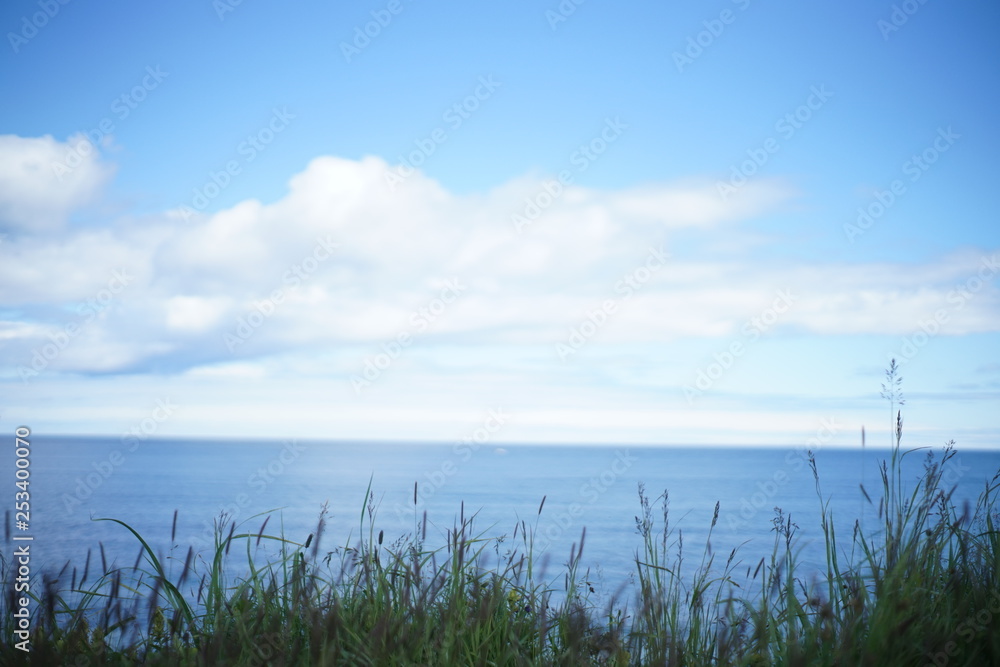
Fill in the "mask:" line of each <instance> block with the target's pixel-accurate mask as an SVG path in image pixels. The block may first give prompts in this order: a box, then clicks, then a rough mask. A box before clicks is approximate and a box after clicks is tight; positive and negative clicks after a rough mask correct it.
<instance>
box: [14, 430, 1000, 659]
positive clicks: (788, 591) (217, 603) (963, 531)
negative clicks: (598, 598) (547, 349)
mask: <svg viewBox="0 0 1000 667" xmlns="http://www.w3.org/2000/svg"><path fill="white" fill-rule="evenodd" d="M901 438H902V420H901V416H899V415H898V414H897V415H896V421H895V433H894V439H895V447H894V449H893V450H892V453H891V456H890V457H889V458H888V459H887V460H886V461H885V462H884V463H883V464H882V466H881V469H880V472H881V489H880V493H871V490H868V489H864V488H863V487H862V489H861V490H860V491H859V493H863V494H864V496H865V497H866V498H868V499H869V502H871V503H872V506H873V508H874V509H875V510H876V511H877V515H878V517H879V520H878V524H877V525H876V526H874V527H873V526H871V525H869V526H866V529H867V532H866V531H865V530H862V528H861V526H860V524H859V523H855V524H854V528H853V530H852V531H851V532H850V535H847V536H844V535H839V534H837V533H836V530H835V527H834V521H833V517H832V514H831V513H830V512H829V511H828V509H827V506H826V504H825V501H824V498H823V495H822V492H821V489H820V475H819V471H818V470H817V467H816V463H815V459H813V458H812V457H810V464H811V467H812V471H813V474H814V476H815V479H816V487H817V494H818V496H819V502H820V503H823V513H822V517H823V518H822V521H821V523H820V525H819V526H818V530H819V531H821V533H822V535H823V537H824V538H825V545H826V554H827V559H826V571H825V572H823V573H820V575H819V576H816V575H815V573H812V572H800V571H799V570H798V569H797V567H796V551H797V548H796V542H797V540H796V533H797V527H796V526H795V525H794V524H793V523H792V522H791V520H790V519H788V518H786V517H784V516H783V515H782V514H781V512H780V511H778V512H777V514H776V516H775V518H774V521H773V534H774V545H773V550H772V552H771V555H770V556H769V557H766V558H763V559H761V560H760V561H759V562H755V563H750V564H749V566H748V564H747V563H741V562H740V556H739V552H738V549H733V550H732V551H728V552H718V553H721V554H722V556H724V557H725V559H724V561H723V560H722V559H720V560H718V561H717V560H716V556H715V554H713V553H712V550H711V549H710V548H706V549H705V551H704V553H702V554H697V555H696V556H695V558H693V559H692V558H691V557H690V555H689V554H687V553H685V552H684V549H683V545H682V540H681V539H680V536H679V535H675V534H674V533H673V531H672V530H671V529H670V527H669V512H668V505H667V497H666V494H664V495H663V496H661V497H660V498H659V499H654V500H652V501H651V500H650V498H649V497H648V496H647V495H646V494H645V491H644V489H643V488H642V486H640V487H639V507H640V514H639V516H637V517H635V524H636V529H637V530H638V533H639V535H640V536H641V540H642V547H641V549H640V551H638V552H637V553H636V554H635V577H636V589H637V592H636V595H635V596H634V597H633V598H630V599H621V600H615V601H612V602H611V603H609V604H606V605H598V604H597V603H595V602H593V598H594V596H593V595H592V594H591V591H590V589H589V587H588V585H587V584H586V583H585V581H584V576H583V573H581V572H579V571H578V570H579V566H580V562H581V556H582V554H583V552H584V549H585V546H586V532H585V531H584V532H583V533H582V534H581V536H580V539H579V541H578V542H577V543H576V544H574V545H573V548H572V550H571V553H570V554H568V556H569V558H568V561H567V562H566V565H565V571H564V572H563V573H561V575H560V576H559V577H557V578H555V579H553V578H551V577H546V576H545V575H544V572H542V570H543V569H544V568H542V567H541V564H540V563H539V562H537V560H536V557H535V555H534V552H533V544H534V538H535V527H536V526H537V518H536V521H535V524H534V526H533V525H532V524H530V523H528V522H525V521H521V522H519V523H518V524H517V525H516V526H515V528H514V530H513V531H512V533H511V534H510V535H509V536H508V537H507V538H506V540H505V538H502V537H501V538H496V537H487V536H485V535H483V534H480V533H477V531H476V529H475V528H474V519H475V517H470V516H466V515H465V513H464V507H463V508H462V511H461V514H460V515H459V517H458V518H457V519H456V522H455V524H454V527H453V528H452V529H451V530H450V532H449V534H448V544H447V546H446V547H442V548H440V549H430V548H428V547H426V546H425V540H426V531H427V526H428V520H427V516H426V514H424V515H423V516H422V517H419V516H416V513H415V526H414V531H413V533H412V534H408V535H404V536H402V537H400V538H399V539H397V540H395V541H394V542H392V543H388V542H386V540H385V539H384V534H383V532H382V531H380V530H377V528H376V519H377V516H376V511H375V509H376V508H375V506H374V502H373V497H372V495H371V494H370V492H369V496H368V499H367V503H366V504H365V506H364V507H363V509H362V511H361V517H360V526H361V530H362V533H361V534H362V538H361V539H360V540H355V541H353V542H351V541H350V540H351V538H347V539H348V542H347V543H345V544H344V546H340V547H337V548H335V549H333V550H332V551H328V550H326V549H323V548H321V547H320V545H321V543H322V542H323V541H324V539H325V538H326V536H325V535H324V516H323V515H322V514H321V516H320V520H319V523H318V525H317V528H316V531H315V533H314V534H313V535H310V536H309V537H308V539H306V540H304V541H302V542H301V543H297V542H294V541H292V540H290V539H288V538H286V537H284V536H282V535H276V534H272V533H271V532H269V531H268V521H267V519H263V525H261V526H260V527H259V529H257V530H254V531H248V532H242V531H240V529H239V528H238V527H237V526H234V525H233V524H232V523H231V522H227V521H225V519H224V518H222V519H221V520H220V521H219V522H218V523H217V533H216V539H215V546H214V549H213V550H211V551H210V552H209V553H208V554H204V555H199V554H195V553H194V551H193V549H190V550H188V552H187V556H186V559H185V560H184V561H183V565H182V566H181V565H180V563H181V561H180V560H179V559H178V560H176V561H174V563H166V564H165V563H164V562H162V561H161V560H160V559H159V558H158V557H157V556H156V554H155V553H154V552H153V550H152V549H151V548H150V547H149V546H148V545H147V543H146V542H145V541H144V540H143V538H142V537H141V536H140V535H139V534H138V533H135V532H134V531H133V533H134V534H135V537H136V539H137V540H138V543H139V544H140V545H141V546H142V554H141V555H142V558H141V560H140V561H137V562H136V565H135V567H131V568H124V569H115V568H108V567H107V566H104V567H102V568H100V569H101V570H102V571H100V572H99V574H97V575H94V574H92V573H91V572H89V571H88V570H90V569H91V564H90V559H89V558H88V562H87V563H86V564H84V567H83V568H76V567H72V566H70V565H67V567H65V568H64V569H63V571H62V572H61V573H59V574H58V575H54V574H48V575H45V576H44V577H43V578H41V579H40V580H36V581H33V582H32V587H31V590H32V597H33V600H32V609H33V616H32V619H31V634H30V648H31V650H30V652H28V653H25V652H23V651H20V650H18V649H17V648H15V643H16V642H18V641H20V640H19V638H18V637H17V636H16V635H15V634H14V631H15V629H16V621H15V619H14V618H13V610H14V609H16V607H15V600H14V598H15V593H14V588H13V580H14V570H15V569H16V568H13V567H12V565H11V563H10V562H9V561H4V563H3V565H4V572H3V573H2V581H3V591H2V595H0V598H2V599H0V664H3V665H46V666H50V665H132V664H148V665H341V664H343V665H616V666H618V665H747V666H754V667H756V666H760V665H936V666H937V667H944V666H945V665H991V664H993V665H995V664H1000V631H998V629H1000V581H998V579H997V573H998V569H1000V568H998V565H1000V533H998V531H997V521H998V511H997V507H996V506H995V504H994V503H995V493H996V490H997V488H998V486H1000V482H998V479H1000V472H998V476H994V478H993V479H992V480H991V481H990V482H989V483H988V484H987V485H986V486H985V488H984V490H983V493H982V495H981V496H980V498H979V500H978V503H977V504H976V505H975V507H972V506H965V507H963V508H962V509H961V510H959V509H958V508H956V507H955V505H954V504H953V503H952V499H951V493H952V489H948V488H942V478H943V475H944V472H945V467H946V466H947V465H948V461H949V459H951V458H952V457H953V456H954V450H953V449H952V447H951V445H949V446H947V447H946V448H945V449H944V452H943V454H942V456H940V457H939V458H938V459H936V460H934V459H932V458H930V457H928V460H927V463H926V464H925V467H924V472H923V476H922V478H921V479H920V481H919V483H917V484H916V485H915V486H913V487H912V488H904V485H903V480H902V479H901V477H902V475H901V471H900V465H901V462H902V459H903V457H904V456H906V455H907V454H908V453H907V452H904V451H903V450H902V449H901V447H900V440H901ZM414 497H415V498H416V488H414ZM661 500H662V506H660V505H659V503H658V501H661ZM544 504H545V501H544V499H543V500H542V503H541V505H540V506H539V509H538V513H539V515H541V513H542V512H543V511H544ZM718 515H719V507H718V505H716V511H715V516H714V518H713V520H712V528H714V527H715V524H716V522H717V520H718ZM112 521H114V520H113V519H112ZM175 522H176V517H175ZM119 523H121V522H119ZM121 525H122V529H123V530H126V529H127V530H130V531H131V530H132V529H131V528H130V527H128V526H126V525H125V524H124V523H122V524H121ZM838 525H842V524H839V523H838ZM268 544H270V545H272V547H273V548H272V549H270V550H265V549H264V548H263V547H265V546H267V545H268ZM9 545H10V542H8V546H9ZM511 545H513V546H511ZM9 551H10V550H9V549H8V550H7V552H8V553H9ZM265 551H266V552H267V553H270V554H271V555H270V556H269V557H267V558H266V559H263V562H257V561H259V560H261V556H260V554H262V553H264V552H265ZM244 558H245V563H244V562H243V559H244ZM234 559H239V560H238V562H239V564H240V567H239V572H240V574H239V575H236V574H233V571H232V567H233V566H232V561H233V560H234ZM95 561H96V558H95ZM101 561H102V562H104V561H105V559H104V554H103V549H102V553H101ZM692 562H694V565H693V566H692V565H691V564H690V563H692ZM93 569H94V570H95V571H96V570H98V568H97V567H96V565H94V566H93ZM175 570H179V571H178V572H176V574H173V572H174V571H175Z"/></svg>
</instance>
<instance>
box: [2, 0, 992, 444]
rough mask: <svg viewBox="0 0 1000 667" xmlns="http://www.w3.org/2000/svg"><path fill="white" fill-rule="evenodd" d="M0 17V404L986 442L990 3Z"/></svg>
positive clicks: (395, 428)
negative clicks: (895, 419)
mask: <svg viewBox="0 0 1000 667" xmlns="http://www.w3.org/2000/svg"><path fill="white" fill-rule="evenodd" d="M0 28H2V34H3V35H4V39H3V42H4V43H3V44H2V45H0V90H2V91H3V93H4V104H3V106H2V108H0V428H6V429H8V430H9V431H13V430H14V428H16V427H17V426H19V425H27V426H29V427H30V428H31V429H32V430H33V431H34V432H36V433H53V434H101V435H111V436H118V435H122V434H128V433H133V434H140V436H141V437H143V438H147V437H177V436H212V437H234V438H249V437H267V438H272V437H301V438H325V439H333V440H343V439H351V440H357V439H371V440H413V441H438V442H454V441H461V440H468V439H470V438H473V439H476V441H477V442H480V441H481V442H493V443H497V444H498V445H499V444H501V443H511V444H516V443H605V444H621V443H629V444H635V445H706V446H707V445H713V444H726V445H783V446H784V445H809V446H813V447H819V446H826V445H830V446H846V447H854V446H858V445H860V442H861V429H862V427H865V428H866V429H867V433H868V444H870V445H872V444H875V445H879V444H881V445H889V444H890V443H891V440H890V435H889V425H890V415H891V410H892V407H893V406H892V405H890V402H889V401H887V400H886V399H885V398H883V397H882V396H881V395H880V394H881V388H882V384H883V383H884V382H885V381H886V378H885V370H886V368H887V367H888V366H889V364H890V360H891V359H893V358H894V359H896V360H897V362H898V364H899V372H898V375H900V376H902V377H903V381H902V384H901V385H900V386H901V387H902V392H903V398H904V400H905V404H904V405H903V406H902V409H903V414H904V424H905V425H904V444H906V445H911V446H934V447H937V446H940V445H942V444H944V443H945V442H946V441H948V440H951V439H954V440H956V442H957V443H958V446H959V447H966V448H972V447H987V448H997V447H998V446H1000V438H998V436H1000V424H998V420H997V417H996V416H997V415H998V414H1000V410H998V407H1000V345H998V343H1000V291H998V284H1000V281H998V279H997V273H998V272H1000V233H998V225H997V220H998V212H1000V206H998V203H997V199H996V195H995V182H994V179H995V174H996V156H997V155H1000V129H998V126H997V123H996V110H997V107H998V90H1000V86H998V83H1000V81H998V65H1000V58H998V55H1000V45H998V42H997V41H996V39H995V36H996V34H998V30H1000V7H998V6H997V5H996V4H995V3H990V2H985V1H979V0H973V1H969V2H963V3H946V2H941V1H935V0H929V1H924V2H918V1H917V0H906V1H904V2H888V1H876V2H869V1H865V2H862V1H860V0H848V1H845V2H839V3H798V2H787V1H786V2H771V3H764V2H758V1H757V0H713V1H712V2H676V3H654V2H642V1H637V2H630V3H607V2H599V1H598V0H587V1H582V0H563V1H562V2H557V1H556V0H551V1H549V2H545V1H542V2H521V1H517V0H515V1H511V2H504V3H458V2H443V3H440V2H439V3H431V2H425V1H421V0H377V1H374V2H352V3H321V2H290V3H283V4H280V5H279V4H275V3H263V2H237V0H216V1H215V2H211V1H209V0H199V1H197V2H194V1H179V2H171V3H153V2H147V3H125V2H110V3H83V2H69V1H67V2H62V1H61V0H36V1H35V2H20V1H13V2H7V3H4V5H3V7H2V8H0ZM896 407H897V408H898V407H899V405H898V404H897V405H896Z"/></svg>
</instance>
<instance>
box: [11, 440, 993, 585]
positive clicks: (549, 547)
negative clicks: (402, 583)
mask: <svg viewBox="0 0 1000 667" xmlns="http://www.w3.org/2000/svg"><path fill="white" fill-rule="evenodd" d="M30 441H31V457H30V468H29V470H30V473H31V477H30V493H31V496H30V502H31V517H30V522H29V527H28V529H27V530H19V529H18V527H17V526H16V524H15V523H14V517H13V511H12V510H13V509H14V507H13V494H12V493H6V494H4V495H5V497H6V498H7V500H8V502H7V504H8V507H7V508H5V510H10V512H9V513H8V514H7V531H8V534H13V535H20V536H32V537H33V538H34V539H33V541H31V551H32V554H33V558H32V567H33V570H34V571H35V572H38V571H40V569H41V568H42V567H46V568H55V569H58V568H60V567H61V566H62V565H63V564H64V563H66V562H69V563H70V565H71V567H73V566H75V567H77V568H78V570H79V571H81V572H82V570H83V564H84V561H85V558H86V555H87V552H88V550H89V551H91V553H92V559H93V560H92V565H91V567H92V568H96V567H98V564H99V563H100V556H99V550H100V548H101V547H103V550H104V557H105V559H106V561H107V564H108V566H112V565H118V566H130V565H132V564H133V563H135V561H136V558H137V555H138V553H139V546H140V545H139V543H138V541H137V540H136V538H135V537H134V536H133V535H132V534H131V533H129V531H128V530H126V529H125V528H124V527H122V526H121V525H118V524H116V523H113V522H107V521H96V520H95V519H98V518H115V519H120V520H121V521H124V522H126V523H127V524H129V525H130V526H132V527H133V528H135V530H136V531H138V532H139V533H140V534H141V535H142V536H143V537H144V538H145V539H146V540H147V541H148V542H149V543H150V545H151V546H152V547H153V548H154V549H155V550H156V551H157V552H158V553H159V554H160V556H161V557H162V558H163V559H164V562H165V563H166V564H167V565H168V567H169V568H171V569H172V571H174V572H177V571H179V569H180V566H181V564H182V563H183V560H184V558H185V555H186V553H187V551H188V547H189V546H192V545H193V546H194V547H195V550H196V551H200V552H201V553H202V554H208V553H209V551H210V548H211V545H212V543H213V524H214V523H215V521H216V520H217V519H218V518H219V516H220V513H223V512H225V513H227V514H228V516H229V517H231V518H232V519H234V520H235V522H236V523H237V524H239V525H240V528H239V529H238V530H243V531H247V532H254V533H256V532H257V531H258V530H259V529H260V526H261V524H262V522H263V521H264V518H265V516H268V515H269V516H270V517H271V518H270V519H269V523H268V526H267V531H266V532H267V533H270V534H277V533H283V534H284V535H285V536H286V537H287V538H288V539H290V540H294V541H297V542H304V541H305V540H306V539H307V536H308V535H309V534H310V533H315V532H316V527H317V522H318V520H319V517H320V512H321V508H324V507H325V508H326V512H327V514H326V527H325V531H324V533H323V535H322V537H321V538H320V553H321V554H325V553H326V552H329V551H333V550H334V549H335V548H337V547H338V546H339V547H343V546H354V545H356V544H357V541H358V540H359V538H360V537H362V536H367V535H368V530H369V528H370V527H373V529H374V534H376V535H377V534H378V533H379V531H384V536H385V545H386V546H388V545H389V544H391V543H393V542H394V541H395V540H396V539H397V538H400V537H404V536H406V535H407V534H412V533H413V531H414V529H415V525H416V524H417V522H418V520H420V519H421V518H422V517H423V515H424V512H426V513H427V517H428V530H427V533H428V534H427V538H426V543H427V545H428V546H431V547H433V546H440V545H443V544H444V543H445V542H446V535H447V532H448V531H449V530H450V529H452V528H453V527H454V526H455V525H456V524H457V523H458V522H459V520H460V517H461V516H462V515H463V514H464V517H465V518H466V519H468V518H469V517H472V516H474V517H475V518H474V521H473V528H474V532H475V533H476V534H482V535H484V536H487V537H500V536H505V539H504V541H503V542H502V543H500V544H499V545H496V546H491V547H490V549H489V551H487V553H489V552H490V551H492V552H493V556H494V558H496V557H498V556H501V555H503V554H504V553H505V552H506V550H507V549H508V548H510V547H512V546H515V545H519V544H520V536H521V530H520V529H519V530H518V538H517V540H514V539H513V533H514V528H515V525H517V524H518V523H520V522H522V521H523V522H524V523H523V525H524V526H525V527H527V528H528V529H529V531H533V534H534V539H535V557H536V562H538V563H543V562H544V563H547V565H546V576H548V577H549V578H550V579H552V581H554V582H561V581H562V574H563V573H564V572H565V563H566V562H567V560H568V558H569V554H570V552H571V549H572V548H573V545H574V544H577V545H578V544H579V542H580V540H581V537H582V533H583V530H584V528H586V539H585V545H584V551H583V558H582V561H581V565H580V572H581V573H582V574H583V575H585V577H586V579H587V581H589V582H590V583H591V584H592V586H593V587H594V589H595V592H596V593H595V594H597V595H603V596H606V597H608V598H610V597H611V596H614V595H616V594H618V593H619V592H620V591H621V590H627V586H628V584H629V581H630V574H631V573H633V572H634V571H635V556H636V553H637V550H641V546H642V539H641V537H640V535H639V534H638V532H637V529H636V517H637V516H638V515H640V514H641V507H640V504H639V495H638V492H639V487H640V485H644V488H645V493H646V494H647V496H648V497H649V500H650V504H651V507H652V518H653V519H654V530H657V531H659V530H661V529H662V527H663V524H662V518H663V517H662V515H663V511H662V507H663V494H664V491H666V492H667V498H668V519H669V531H670V533H669V538H668V543H669V544H671V545H673V547H672V548H673V549H676V548H677V547H678V546H679V544H678V542H679V540H682V541H683V549H684V558H685V561H684V562H685V563H686V564H687V565H686V566H685V567H693V566H694V565H696V564H697V563H698V562H699V561H700V560H701V559H702V556H703V554H705V553H706V551H707V550H710V552H711V553H713V554H715V555H716V559H717V561H719V562H721V561H725V560H726V559H727V558H728V557H729V555H730V553H731V552H732V549H734V548H737V547H738V550H737V552H736V556H735V558H734V561H735V562H740V563H741V565H740V567H741V568H743V569H744V570H745V569H747V568H753V567H755V566H756V564H757V562H758V561H759V560H760V558H761V557H763V556H765V555H767V554H770V552H771V550H772V547H773V545H774V540H775V536H776V533H775V532H774V530H773V528H774V525H773V522H772V521H773V519H774V518H775V511H776V510H775V508H781V511H782V512H783V516H784V518H785V521H787V520H788V518H789V517H790V519H791V521H792V522H793V523H794V524H795V525H797V526H798V530H797V532H796V535H797V542H796V544H797V548H798V549H799V559H800V562H801V563H802V564H803V565H804V566H805V567H807V568H815V569H816V570H817V571H819V569H820V568H821V567H822V564H823V563H824V562H825V560H824V556H823V550H822V533H821V530H820V516H821V507H822V504H823V503H828V507H829V509H830V511H832V512H833V514H834V517H835V523H836V526H837V528H838V531H839V535H840V537H841V544H842V545H843V546H845V547H846V546H848V545H849V543H850V539H849V538H850V531H851V528H852V527H853V525H854V523H855V521H856V520H863V521H864V522H865V524H866V525H865V528H866V529H867V530H870V531H874V530H875V529H877V526H878V520H877V515H876V512H875V508H874V507H873V506H872V505H869V503H868V501H867V500H865V498H864V495H863V494H862V492H861V489H860V485H862V484H863V485H864V487H865V489H866V490H867V491H868V494H869V496H870V497H871V498H872V500H873V501H874V503H875V504H876V505H877V503H878V499H879V498H880V497H881V493H882V491H881V488H882V487H881V481H880V476H879V465H880V461H882V460H884V459H886V458H887V457H889V455H890V451H889V450H888V449H875V448H871V447H869V448H868V449H866V450H865V451H864V452H862V451H861V450H860V449H858V450H845V449H826V450H822V449H821V450H819V451H817V452H816V453H815V457H816V464H817V469H818V472H819V492H818V490H817V483H816V479H815V478H814V475H813V472H812V470H811V469H810V466H809V465H808V462H807V454H806V450H805V449H804V448H802V449H789V448H754V449H750V448H712V447H704V448H694V447H691V448H683V447H671V448H653V447H630V446H625V445H622V446H607V447H603V446H602V447H597V446H528V445H505V446H502V447H499V446H495V445H484V446H481V447H476V446H475V445H452V444H448V445H432V444H415V443H370V442H332V441H331V442H321V441H304V440H298V441H296V440H292V439H288V440H256V441H238V440H170V439H148V440H137V439H132V440H125V441H123V440H122V439H120V438H117V437H109V438H99V437H64V436H44V435H36V436H32V437H31V438H30ZM927 451H933V452H934V457H935V458H934V460H937V461H940V458H941V456H940V452H941V450H940V449H938V450H925V451H918V452H914V453H911V454H908V455H907V456H906V457H904V459H903V470H904V472H903V477H902V479H903V482H904V488H905V489H906V490H907V492H909V491H912V489H913V486H914V484H915V482H916V480H917V479H918V477H919V475H920V473H921V472H922V471H923V467H924V465H925V464H926V462H927V458H926V457H927ZM5 456H9V457H10V460H9V461H5V463H4V465H3V466H2V469H3V470H5V471H8V472H6V473H4V474H5V475H7V476H8V477H9V480H7V481H5V482H3V486H5V487H7V488H8V489H12V488H13V482H14V472H13V471H14V469H15V468H14V460H13V452H12V451H11V452H9V453H8V454H5ZM8 463H9V465H8ZM998 470H1000V452H996V451H962V450H958V452H957V454H956V455H955V456H954V458H952V459H951V461H950V462H949V464H948V465H947V467H946V475H945V482H946V485H947V486H948V488H952V487H954V496H953V497H954V499H955V502H956V505H957V506H958V507H962V505H963V503H964V502H965V501H970V502H971V503H972V506H974V504H975V500H976V498H977V497H978V496H979V494H980V493H981V492H982V490H983V488H984V485H985V484H986V482H987V480H988V479H990V478H992V477H993V476H994V475H995V474H996V473H997V472H998ZM415 484H416V503H415V502H414V492H415V491H414V485H415ZM819 493H821V494H822V501H821V500H820V495H819ZM543 498H544V506H543V507H541V512H540V513H539V508H540V506H541V505H542V500H543ZM717 503H718V506H719V509H718V519H717V522H716V525H715V527H714V530H713V531H712V534H711V537H710V536H709V528H710V526H711V524H712V520H713V515H714V513H715V511H716V504H717ZM369 506H370V507H371V508H373V510H374V511H373V517H374V518H373V519H369V514H370V513H369ZM175 511H176V512H177V517H178V518H177V525H176V534H175V535H174V538H173V539H172V540H171V532H172V524H173V519H174V513H175ZM709 542H710V547H709V546H708V544H709ZM23 543H24V542H19V543H18V544H23ZM13 548H14V542H12V541H11V540H10V539H8V540H7V541H6V543H5V549H4V555H5V557H7V558H8V560H9V557H10V555H11V553H12V550H13ZM675 553H676V552H675ZM205 557H206V558H207V557H208V556H205ZM230 558H233V559H234V567H235V568H236V570H237V571H238V570H239V569H240V558H242V559H243V561H244V562H245V547H243V551H242V556H241V555H240V553H239V552H238V551H237V553H236V554H235V555H231V556H230ZM687 571H688V572H690V571H691V570H687ZM623 586H625V587H626V588H625V589H623V588H622V587H623Z"/></svg>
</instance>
